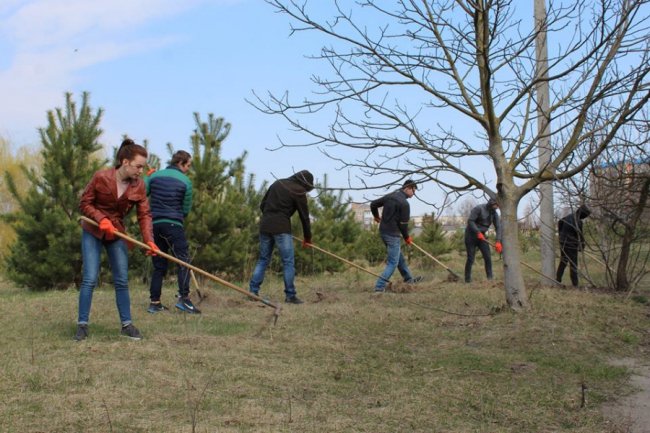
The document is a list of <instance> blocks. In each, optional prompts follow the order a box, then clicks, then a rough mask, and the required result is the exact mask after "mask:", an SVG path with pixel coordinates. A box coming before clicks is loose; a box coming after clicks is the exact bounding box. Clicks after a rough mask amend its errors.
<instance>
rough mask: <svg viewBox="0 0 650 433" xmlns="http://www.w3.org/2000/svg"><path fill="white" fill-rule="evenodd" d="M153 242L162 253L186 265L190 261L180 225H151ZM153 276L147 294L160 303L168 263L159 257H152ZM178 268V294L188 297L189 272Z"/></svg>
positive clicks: (183, 267) (184, 268)
mask: <svg viewBox="0 0 650 433" xmlns="http://www.w3.org/2000/svg"><path fill="white" fill-rule="evenodd" d="M153 237H154V242H155V243H156V245H157V246H158V248H160V251H162V252H163V253H167V254H171V255H172V256H174V257H176V258H177V259H179V260H182V261H184V262H186V263H189V261H190V254H189V246H188V245H187V239H185V230H184V229H183V226H182V225H181V224H174V223H167V222H161V223H156V224H154V225H153ZM151 259H152V261H153V275H152V276H151V286H150V287H149V293H150V295H151V300H152V301H160V294H161V292H162V283H163V278H165V275H166V274H167V268H168V266H169V262H168V261H167V259H165V258H163V257H160V256H153V257H152V258H151ZM177 267H178V294H179V295H180V296H183V297H185V296H189V294H190V270H189V269H187V268H186V267H185V266H181V265H177Z"/></svg>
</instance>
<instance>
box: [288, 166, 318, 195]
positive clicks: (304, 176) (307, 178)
mask: <svg viewBox="0 0 650 433" xmlns="http://www.w3.org/2000/svg"><path fill="white" fill-rule="evenodd" d="M289 180H292V181H294V182H298V183H299V184H300V185H302V186H304V187H305V189H306V190H307V191H308V192H309V191H311V190H312V189H314V175H313V174H311V173H310V172H309V170H301V171H299V172H298V173H296V174H294V175H293V176H291V177H290V178H289Z"/></svg>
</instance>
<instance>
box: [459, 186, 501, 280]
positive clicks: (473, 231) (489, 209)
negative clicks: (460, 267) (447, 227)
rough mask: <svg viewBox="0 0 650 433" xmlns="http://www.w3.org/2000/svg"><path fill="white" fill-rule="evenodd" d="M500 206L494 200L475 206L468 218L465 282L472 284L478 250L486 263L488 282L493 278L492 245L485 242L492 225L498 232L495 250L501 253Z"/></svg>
mask: <svg viewBox="0 0 650 433" xmlns="http://www.w3.org/2000/svg"><path fill="white" fill-rule="evenodd" d="M498 208H499V205H498V204H497V201H496V200H495V199H493V198H491V199H489V200H488V201H487V203H485V204H481V205H478V206H475V207H474V208H473V209H472V210H471V212H470V214H469V218H467V227H466V228H465V249H466V250H467V261H466V262H465V282H466V283H471V282H472V265H473V264H474V259H475V258H476V248H478V249H479V250H480V251H481V255H482V256H483V262H484V263H485V274H486V276H487V279H488V280H491V279H492V278H493V275H492V256H491V255H490V245H489V244H488V243H487V242H486V241H485V240H486V239H485V234H486V233H487V231H488V229H489V228H490V226H491V225H492V224H494V228H495V230H496V232H497V234H496V238H497V239H496V243H495V249H496V250H497V252H498V253H501V251H502V248H503V246H502V245H501V222H500V220H499V214H498V213H497V209H498Z"/></svg>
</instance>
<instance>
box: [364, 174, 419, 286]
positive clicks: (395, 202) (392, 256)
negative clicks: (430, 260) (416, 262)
mask: <svg viewBox="0 0 650 433" xmlns="http://www.w3.org/2000/svg"><path fill="white" fill-rule="evenodd" d="M416 189H418V187H417V184H416V183H415V182H413V181H412V180H410V179H409V180H407V181H406V182H404V185H403V186H402V188H401V189H398V190H397V191H394V192H392V193H390V194H387V195H385V196H383V197H382V198H379V199H377V200H374V201H372V202H371V203H370V211H371V212H372V216H373V217H374V218H375V221H376V222H378V223H379V234H380V235H381V240H382V241H383V242H384V244H385V245H386V251H387V254H388V257H387V258H386V268H385V269H384V272H383V273H382V274H381V276H380V277H379V278H378V279H377V283H376V284H375V292H379V293H381V292H383V291H384V290H386V285H387V284H388V280H390V277H391V276H392V275H393V272H395V268H396V267H397V269H398V270H399V273H400V274H401V275H402V278H404V282H406V283H417V282H418V281H420V280H421V279H422V277H415V278H413V276H412V275H411V271H409V268H408V266H407V264H406V260H405V259H404V255H403V254H402V252H401V250H400V234H401V235H402V236H403V237H404V241H405V242H406V243H407V244H408V245H410V244H411V242H413V239H412V238H411V236H409V229H408V226H409V219H410V217H411V215H410V213H411V208H410V206H409V204H408V202H407V201H406V200H407V199H409V198H411V197H413V196H414V195H415V190H416ZM380 207H381V208H383V210H382V215H381V217H380V216H379V208H380Z"/></svg>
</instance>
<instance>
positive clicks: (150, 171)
mask: <svg viewBox="0 0 650 433" xmlns="http://www.w3.org/2000/svg"><path fill="white" fill-rule="evenodd" d="M155 172H156V169H155V168H150V169H149V170H147V176H151V175H152V174H154V173H155Z"/></svg>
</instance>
